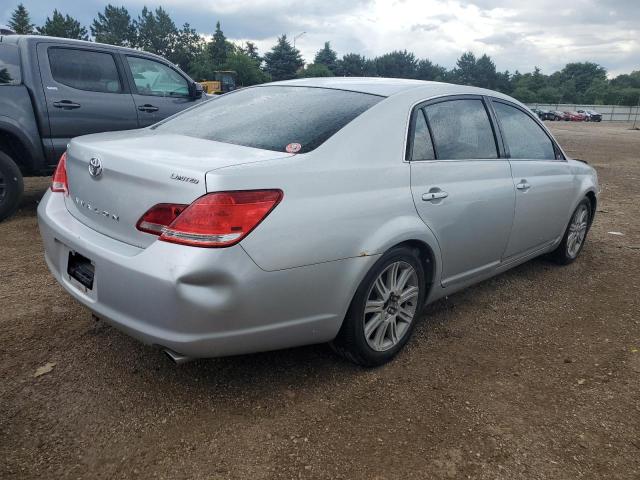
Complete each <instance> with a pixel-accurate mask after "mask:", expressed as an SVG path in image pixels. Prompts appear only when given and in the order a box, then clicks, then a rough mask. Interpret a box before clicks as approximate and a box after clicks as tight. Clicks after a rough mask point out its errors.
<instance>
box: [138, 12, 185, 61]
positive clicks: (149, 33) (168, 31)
mask: <svg viewBox="0 0 640 480" xmlns="http://www.w3.org/2000/svg"><path fill="white" fill-rule="evenodd" d="M137 24H138V41H137V46H138V48H141V49H142V50H145V51H147V52H151V53H155V54H156V55H160V56H162V57H167V58H168V57H170V55H171V54H172V53H173V51H174V48H175V44H176V40H177V37H178V29H177V28H176V25H175V23H173V20H171V17H170V16H169V14H168V13H167V12H166V10H164V9H163V8H162V7H158V8H156V10H155V11H151V10H149V9H148V8H147V7H144V8H143V9H142V13H141V15H140V16H139V17H138V22H137Z"/></svg>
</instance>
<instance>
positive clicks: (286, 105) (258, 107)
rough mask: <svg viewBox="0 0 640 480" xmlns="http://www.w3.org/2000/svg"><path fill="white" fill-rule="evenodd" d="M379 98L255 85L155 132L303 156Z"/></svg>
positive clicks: (348, 92)
mask: <svg viewBox="0 0 640 480" xmlns="http://www.w3.org/2000/svg"><path fill="white" fill-rule="evenodd" d="M383 98H384V97H380V96H377V95H370V94H366V93H358V92H350V91H344V90H333V89H326V88H314V87H288V86H275V85H274V86H266V87H254V88H247V89H244V90H239V91H237V92H233V93H230V94H227V95H223V96H221V97H219V98H217V99H216V100H213V101H209V102H206V103H204V104H202V105H201V106H199V107H197V108H194V109H191V110H188V111H186V112H184V113H183V114H181V115H178V116H177V117H174V118H172V119H171V120H169V121H167V122H164V123H161V124H159V125H157V126H156V127H154V128H155V129H157V130H158V131H164V132H167V133H175V134H180V135H188V136H192V137H197V138H203V139H207V140H215V141H218V142H224V143H233V144H236V145H243V146H247V147H254V148H261V149H264V150H274V151H278V152H290V153H305V152H309V151H311V150H313V149H314V148H316V147H318V146H319V145H321V144H322V143H323V142H324V141H326V140H327V139H328V138H329V137H331V136H332V135H333V134H334V133H336V132H337V131H338V130H340V129H341V128H342V127H344V126H345V125H346V124H347V123H349V122H350V121H351V120H353V119H354V118H356V117H357V116H358V115H360V114H361V113H362V112H364V111H365V110H367V109H369V108H371V107H372V106H373V105H375V104H376V103H378V102H379V101H381V100H382V99H383Z"/></svg>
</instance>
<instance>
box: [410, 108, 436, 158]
mask: <svg viewBox="0 0 640 480" xmlns="http://www.w3.org/2000/svg"><path fill="white" fill-rule="evenodd" d="M434 158H435V155H434V154H433V145H432V144H431V135H429V128H428V127H427V121H426V120H425V119H424V112H423V111H422V109H419V110H417V111H416V119H415V127H414V130H413V145H412V149H411V160H433V159H434Z"/></svg>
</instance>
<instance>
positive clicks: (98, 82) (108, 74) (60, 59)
mask: <svg viewBox="0 0 640 480" xmlns="http://www.w3.org/2000/svg"><path fill="white" fill-rule="evenodd" d="M49 64H50V66H51V75H52V76H53V78H54V80H55V81H56V82H58V83H62V84H63V85H67V86H68V87H72V88H77V89H78V90H87V91H89V92H100V93H120V92H121V91H122V85H121V84H120V76H119V75H118V69H117V68H116V62H115V60H114V59H113V56H112V55H111V54H109V53H102V52H94V51H91V50H80V49H72V48H58V47H55V48H50V49H49Z"/></svg>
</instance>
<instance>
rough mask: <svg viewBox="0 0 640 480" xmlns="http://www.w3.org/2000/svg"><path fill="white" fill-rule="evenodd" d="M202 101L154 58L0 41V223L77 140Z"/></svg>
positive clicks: (49, 41) (17, 39)
mask: <svg viewBox="0 0 640 480" xmlns="http://www.w3.org/2000/svg"><path fill="white" fill-rule="evenodd" d="M204 99H205V97H203V94H202V87H201V86H200V85H198V84H197V83H195V82H194V81H193V80H192V79H191V78H189V76H188V75H187V74H185V73H184V72H182V71H181V70H180V69H179V68H178V67H176V66H175V65H173V64H171V63H169V62H168V61H167V60H165V59H163V58H161V57H158V56H156V55H152V54H149V53H145V52H140V51H137V50H132V49H128V48H122V47H114V46H111V45H103V44H99V43H91V42H83V41H79V40H67V39H61V38H51V37H41V36H22V35H7V36H0V221H1V220H3V219H5V218H6V217H8V216H9V215H11V214H12V213H13V212H14V211H15V209H16V208H17V206H18V204H19V202H20V198H21V196H22V189H23V182H22V177H23V176H26V175H33V176H45V175H50V174H51V172H52V171H53V169H54V167H55V165H56V164H57V161H58V159H59V158H60V155H62V153H63V152H64V151H65V150H66V148H67V143H68V142H69V140H70V139H71V138H73V137H77V136H79V135H86V134H89V133H96V132H105V131H112V130H128V129H134V128H142V127H146V126H149V125H151V124H154V123H156V122H158V121H160V120H162V119H164V118H166V117H168V116H170V115H173V114H174V113H177V112H179V111H181V110H184V109H185V108H188V107H190V106H192V105H194V104H195V103H197V102H200V101H202V100H204Z"/></svg>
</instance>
